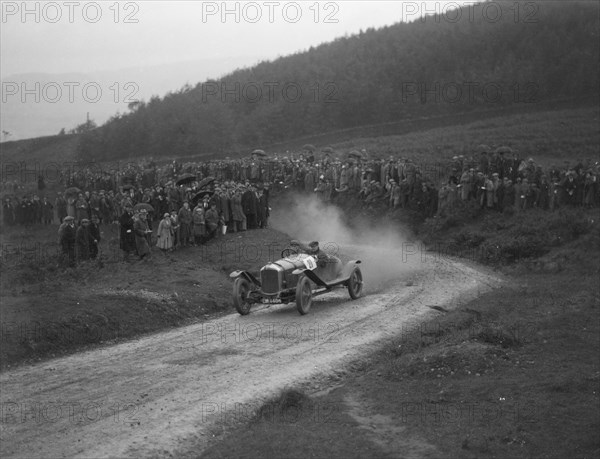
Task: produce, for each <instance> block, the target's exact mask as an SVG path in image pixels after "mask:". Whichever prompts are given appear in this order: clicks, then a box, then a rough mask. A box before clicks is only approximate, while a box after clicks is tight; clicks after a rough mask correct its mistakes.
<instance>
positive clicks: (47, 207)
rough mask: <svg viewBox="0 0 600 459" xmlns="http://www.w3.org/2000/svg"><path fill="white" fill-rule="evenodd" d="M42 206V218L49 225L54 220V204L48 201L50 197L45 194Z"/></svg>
mask: <svg viewBox="0 0 600 459" xmlns="http://www.w3.org/2000/svg"><path fill="white" fill-rule="evenodd" d="M41 207H42V220H43V222H44V224H45V225H49V224H50V223H52V220H53V218H54V206H53V205H52V204H50V201H48V198H47V197H46V196H44V198H43V201H42V204H41Z"/></svg>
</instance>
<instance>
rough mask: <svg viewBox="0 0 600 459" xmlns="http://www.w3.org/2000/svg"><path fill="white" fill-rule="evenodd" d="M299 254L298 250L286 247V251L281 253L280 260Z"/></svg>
mask: <svg viewBox="0 0 600 459" xmlns="http://www.w3.org/2000/svg"><path fill="white" fill-rule="evenodd" d="M299 253H300V252H299V251H298V249H293V248H291V247H288V248H287V249H283V250H282V251H281V258H288V257H289V256H290V255H298V254H299Z"/></svg>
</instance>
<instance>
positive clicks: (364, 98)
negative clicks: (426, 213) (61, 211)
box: [78, 1, 600, 160]
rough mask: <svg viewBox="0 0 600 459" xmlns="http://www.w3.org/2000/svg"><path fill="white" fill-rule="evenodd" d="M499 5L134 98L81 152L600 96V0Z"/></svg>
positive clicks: (222, 150)
mask: <svg viewBox="0 0 600 459" xmlns="http://www.w3.org/2000/svg"><path fill="white" fill-rule="evenodd" d="M493 3H494V8H500V10H499V11H501V12H500V13H497V11H496V13H495V14H494V15H493V16H491V15H490V14H489V11H490V8H489V7H487V8H486V6H485V5H486V3H484V4H479V5H476V6H474V7H472V10H471V11H470V12H469V14H467V12H466V11H465V12H463V13H462V14H461V15H460V17H458V14H454V15H453V14H451V13H450V12H446V14H443V15H434V16H429V17H427V18H426V19H425V20H424V21H422V20H420V19H417V20H415V21H413V22H411V23H398V24H395V25H392V26H388V27H383V28H380V29H377V30H375V29H368V30H366V31H361V32H360V33H359V34H357V35H353V36H349V37H343V38H339V39H336V40H335V41H333V42H330V43H326V44H323V45H320V46H318V47H311V48H310V49H309V50H307V51H304V52H299V53H296V54H293V55H290V56H286V57H281V58H279V59H276V60H274V61H269V62H261V63H259V64H258V65H255V66H253V67H251V68H244V69H238V70H236V71H234V72H232V73H230V74H229V75H226V76H224V77H222V78H221V79H218V80H208V81H205V82H202V83H198V84H197V85H196V86H194V87H192V86H189V85H186V86H184V87H182V88H181V89H179V90H177V91H174V92H170V93H168V94H167V95H166V96H164V97H162V98H159V97H157V96H154V97H152V98H151V99H150V100H148V101H140V102H139V103H135V104H131V106H130V111H129V112H128V113H126V114H122V115H117V116H114V117H113V118H111V119H110V120H109V121H107V122H106V123H105V124H104V125H103V126H101V127H99V128H97V129H92V130H88V131H84V132H82V134H81V136H82V137H81V141H80V144H79V148H78V154H79V156H80V158H81V159H86V158H92V157H93V158H95V159H96V160H109V159H113V158H131V157H135V156H152V157H154V158H160V157H161V156H163V155H168V156H191V155H202V154H212V155H215V154H217V155H235V154H236V153H241V152H247V151H248V149H251V148H256V147H260V146H264V145H268V144H271V143H276V142H281V141H285V140H289V139H293V138H296V137H301V136H305V135H310V134H316V133H320V132H327V131H330V130H336V129H344V128H352V127H356V126H361V125H366V124H376V123H385V122H391V121H398V120H405V119H416V118H422V117H430V116H439V115H448V114H453V113H465V112H469V111H476V110H481V109H489V108H493V107H501V106H508V105H514V104H535V103H540V102H547V101H550V100H553V99H560V98H568V97H582V96H586V95H589V96H590V97H596V98H597V96H598V87H599V73H600V72H599V71H598V70H599V63H598V55H599V50H600V49H599V42H600V41H599V37H598V34H599V32H598V31H599V30H600V29H599V27H598V25H599V21H598V4H597V3H596V2H585V1H583V2H525V1H521V2H515V1H510V2H505V1H502V2H493ZM515 5H517V6H515ZM517 8H520V10H519V11H520V12H521V14H520V15H515V10H516V9H517ZM525 12H526V13H527V14H524V13H525Z"/></svg>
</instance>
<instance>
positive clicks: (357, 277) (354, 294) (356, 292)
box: [348, 268, 363, 300]
mask: <svg viewBox="0 0 600 459" xmlns="http://www.w3.org/2000/svg"><path fill="white" fill-rule="evenodd" d="M362 288H363V278H362V273H361V272H360V269H359V268H354V271H352V274H350V279H348V293H349V294H350V298H352V299H353V300H355V299H357V298H358V297H359V296H360V295H361V293H362Z"/></svg>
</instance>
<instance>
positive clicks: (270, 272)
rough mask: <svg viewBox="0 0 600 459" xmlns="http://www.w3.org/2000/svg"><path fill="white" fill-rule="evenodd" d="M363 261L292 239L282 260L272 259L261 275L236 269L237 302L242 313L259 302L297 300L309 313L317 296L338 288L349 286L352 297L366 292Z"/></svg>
mask: <svg viewBox="0 0 600 459" xmlns="http://www.w3.org/2000/svg"><path fill="white" fill-rule="evenodd" d="M359 265H360V260H352V261H349V262H348V263H346V264H343V263H342V261H341V260H340V259H339V258H338V257H336V256H333V255H329V254H326V253H325V252H323V251H322V250H320V249H319V243H318V242H311V243H309V244H306V243H302V242H298V241H291V243H290V247H288V248H286V249H284V250H283V251H282V252H281V259H280V260H278V261H275V262H269V263H267V264H266V265H265V266H263V267H262V268H261V270H260V276H259V277H260V278H257V277H256V276H254V275H252V273H250V272H248V271H234V272H232V273H231V274H230V277H232V278H234V279H235V281H234V283H233V305H234V306H235V309H236V310H237V311H238V312H239V313H240V314H242V315H246V314H248V313H249V312H250V308H251V307H252V305H253V304H256V303H290V302H293V301H295V302H296V307H297V309H298V311H299V312H300V314H307V313H308V311H309V310H310V307H311V305H312V299H313V297H314V296H317V295H322V294H323V293H327V292H330V291H331V290H332V289H333V288H335V287H347V288H348V293H349V294H350V298H352V299H356V298H358V297H359V296H360V295H361V293H362V288H363V278H362V273H361V271H360V268H359Z"/></svg>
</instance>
